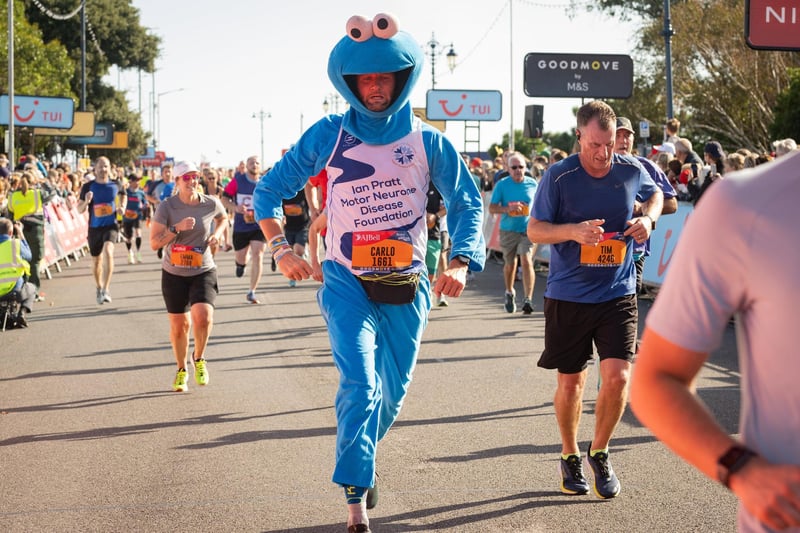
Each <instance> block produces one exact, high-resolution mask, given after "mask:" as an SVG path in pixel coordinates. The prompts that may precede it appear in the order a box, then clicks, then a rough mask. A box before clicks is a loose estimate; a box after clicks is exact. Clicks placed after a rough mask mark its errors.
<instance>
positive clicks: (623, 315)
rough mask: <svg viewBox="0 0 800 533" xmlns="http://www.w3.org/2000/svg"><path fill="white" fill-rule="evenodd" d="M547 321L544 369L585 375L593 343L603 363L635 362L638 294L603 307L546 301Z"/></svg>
mask: <svg viewBox="0 0 800 533" xmlns="http://www.w3.org/2000/svg"><path fill="white" fill-rule="evenodd" d="M544 318H545V322H544V324H545V326H544V352H542V356H541V357H540V358H539V363H538V365H539V366H540V367H542V368H550V369H558V371H559V372H561V373H562V374H577V373H578V372H582V371H583V370H584V369H585V368H586V367H587V365H588V364H589V361H590V360H591V359H592V354H593V350H592V342H594V345H595V346H597V354H598V355H599V357H600V360H601V361H602V360H603V359H623V360H625V361H629V362H630V361H633V356H634V353H635V350H636V335H637V332H638V329H637V328H638V318H639V312H638V309H637V305H636V295H635V294H631V295H628V296H622V297H620V298H616V299H614V300H609V301H608V302H602V303H599V304H585V303H575V302H567V301H564V300H553V299H551V298H545V299H544Z"/></svg>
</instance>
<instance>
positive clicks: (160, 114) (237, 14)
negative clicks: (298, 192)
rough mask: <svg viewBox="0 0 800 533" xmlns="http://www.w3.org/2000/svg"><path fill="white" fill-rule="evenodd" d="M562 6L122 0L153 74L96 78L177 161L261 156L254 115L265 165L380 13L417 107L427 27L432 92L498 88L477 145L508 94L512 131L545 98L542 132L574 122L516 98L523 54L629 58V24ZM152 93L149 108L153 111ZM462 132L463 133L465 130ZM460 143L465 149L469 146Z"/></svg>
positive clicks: (563, 107)
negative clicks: (400, 39) (415, 75)
mask: <svg viewBox="0 0 800 533" xmlns="http://www.w3.org/2000/svg"><path fill="white" fill-rule="evenodd" d="M568 4H569V0H541V1H528V0H383V1H375V0H338V1H329V0H291V1H273V0H227V1H218V0H214V1H211V0H169V1H166V0H133V5H134V6H136V7H137V8H138V9H139V11H140V20H141V24H142V26H144V27H147V28H149V29H150V31H151V32H153V33H155V34H156V35H159V36H160V37H161V38H162V50H161V57H160V58H159V59H158V60H157V61H156V68H157V71H156V74H155V76H151V75H149V74H143V75H142V81H141V89H140V85H139V76H138V73H137V71H121V72H117V71H116V70H113V69H112V72H111V73H110V75H109V76H108V80H107V81H108V82H109V83H111V84H113V85H115V86H117V87H118V88H120V89H122V90H126V91H127V94H128V99H129V102H130V105H131V108H132V109H134V110H139V105H140V101H141V112H142V116H143V119H142V120H143V125H144V128H145V130H147V131H153V129H155V130H156V137H157V140H158V148H159V150H165V151H166V152H167V155H169V156H172V157H174V158H175V159H176V160H180V159H188V160H192V161H195V162H197V163H199V162H200V161H203V160H205V161H209V162H211V163H212V164H213V165H215V166H235V165H236V163H238V162H239V160H242V159H245V158H246V157H247V156H249V155H261V139H262V134H261V132H262V122H263V144H264V159H265V163H264V166H265V167H266V166H271V165H272V164H273V163H274V162H275V161H276V160H277V159H279V158H280V155H281V150H282V149H284V148H289V147H290V146H291V145H292V143H294V142H295V141H296V140H297V138H298V137H299V136H300V133H301V131H303V130H305V129H306V128H308V127H309V126H310V125H311V124H312V123H314V122H315V121H317V120H319V119H320V118H322V116H323V115H324V112H323V106H322V102H323V101H324V100H325V99H328V100H329V101H330V100H332V98H331V95H332V94H334V89H333V86H332V85H331V83H330V81H329V80H328V77H327V61H328V55H329V54H330V51H331V49H332V48H333V46H334V45H335V43H336V42H337V41H338V40H339V39H341V37H342V36H344V32H345V24H346V22H347V19H348V18H349V17H350V16H351V15H362V16H365V17H366V18H370V19H371V18H372V17H373V16H374V15H376V14H377V13H380V12H389V13H393V14H394V15H395V16H396V17H397V18H398V20H399V24H400V28H401V29H402V30H404V31H406V32H408V33H410V34H411V35H412V36H413V37H414V38H416V39H417V40H418V41H419V42H420V45H421V46H423V48H424V50H425V51H426V58H425V61H426V64H425V68H424V70H423V74H422V76H421V77H420V79H419V82H418V84H417V87H416V89H415V91H414V93H413V94H412V98H411V103H412V105H413V106H414V107H424V106H425V94H426V91H427V90H429V89H430V88H431V68H430V67H431V65H430V47H429V46H428V44H427V43H428V41H430V39H431V33H432V32H433V33H435V36H436V40H437V41H438V42H439V43H441V45H440V47H438V48H437V51H439V52H442V55H441V56H438V57H437V59H436V89H452V90H497V91H501V92H502V98H503V114H502V119H501V120H500V121H496V122H494V121H493V122H489V121H484V122H481V128H480V149H481V150H485V149H487V148H488V147H489V145H491V144H492V143H493V142H500V141H501V140H502V135H503V134H504V133H507V132H508V131H509V130H510V128H511V118H510V117H511V100H512V94H513V106H514V112H513V116H514V122H513V123H514V128H515V129H522V125H523V118H524V112H525V106H526V105H532V104H540V105H543V106H544V121H545V124H544V126H545V130H546V131H557V132H560V131H567V130H569V129H570V128H572V127H574V116H573V114H572V109H573V108H574V107H576V106H579V105H580V104H581V101H580V99H556V98H530V97H527V96H525V94H524V91H523V60H524V57H525V55H526V54H528V53H531V52H539V53H584V54H592V53H597V54H630V52H631V50H632V47H633V40H632V39H633V35H634V33H635V30H636V28H635V27H634V26H632V25H629V24H627V23H622V22H620V21H618V20H614V19H610V18H608V17H605V16H601V15H599V14H596V13H588V12H584V13H580V14H578V15H577V16H576V17H574V18H573V19H570V18H569V17H568V16H567V13H566V6H567V5H568ZM510 15H511V16H510ZM512 17H513V21H512ZM90 20H91V15H90ZM512 35H513V39H512ZM451 42H452V44H453V48H454V50H455V52H456V53H457V54H458V64H457V66H456V68H455V70H454V71H453V72H452V73H451V72H450V71H449V69H448V68H447V61H446V59H445V54H446V53H447V51H448V50H449V45H450V43H451ZM154 87H155V90H154V89H153V88H154ZM153 93H155V94H156V98H155V100H156V102H157V103H158V104H159V105H158V106H157V110H156V112H155V113H153V106H152V103H151V102H152V100H153V97H152V94H153ZM140 95H141V98H140ZM261 111H263V112H264V113H263V116H264V118H263V121H262V119H261V116H262V113H261ZM333 111H334V109H333V106H331V108H330V109H329V112H333ZM340 111H344V106H343V105H342V104H340ZM446 134H447V136H448V137H449V138H450V140H451V141H452V142H453V143H454V144H455V146H456V148H458V149H459V150H464V149H465V145H464V122H449V123H448V125H447V130H446ZM469 135H470V137H469V138H470V139H474V137H475V135H474V132H472V133H470V134H469ZM467 148H468V149H470V150H472V149H474V144H470V145H469V146H467Z"/></svg>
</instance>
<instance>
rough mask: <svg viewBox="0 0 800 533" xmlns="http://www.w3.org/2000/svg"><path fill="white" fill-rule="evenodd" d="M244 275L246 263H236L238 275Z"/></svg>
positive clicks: (238, 276)
mask: <svg viewBox="0 0 800 533" xmlns="http://www.w3.org/2000/svg"><path fill="white" fill-rule="evenodd" d="M242 276H244V265H240V264H239V263H236V277H237V278H241V277H242Z"/></svg>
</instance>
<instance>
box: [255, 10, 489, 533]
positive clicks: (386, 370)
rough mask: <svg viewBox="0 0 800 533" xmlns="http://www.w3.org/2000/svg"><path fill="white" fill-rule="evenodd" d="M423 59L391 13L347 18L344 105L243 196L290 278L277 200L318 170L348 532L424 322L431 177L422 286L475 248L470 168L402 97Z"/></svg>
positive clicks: (341, 81) (445, 289) (366, 493)
mask: <svg viewBox="0 0 800 533" xmlns="http://www.w3.org/2000/svg"><path fill="white" fill-rule="evenodd" d="M423 59H424V56H423V53H422V48H421V47H420V45H419V44H418V43H417V42H415V41H414V39H412V38H411V36H410V35H409V34H407V33H405V32H402V31H398V25H397V22H396V20H395V19H394V18H393V17H392V16H390V15H386V14H379V15H376V16H375V18H374V19H373V20H367V19H365V18H363V17H358V16H355V17H351V18H350V20H349V21H348V23H347V36H345V37H344V38H342V39H341V40H340V41H339V42H338V43H337V44H336V46H335V47H334V49H333V51H332V52H331V54H330V59H329V61H328V76H329V78H330V80H331V82H332V83H333V85H334V87H335V88H336V89H337V91H338V92H339V93H340V94H341V95H342V96H343V97H344V99H345V100H347V102H348V103H349V104H350V108H349V109H348V110H347V112H345V113H344V114H335V115H328V116H327V117H325V118H323V119H321V120H320V121H318V122H317V123H315V124H314V125H313V126H311V127H310V128H309V129H308V130H307V131H306V132H305V133H304V134H303V136H302V137H301V138H300V140H299V141H298V142H297V144H296V145H295V146H294V147H293V148H292V149H291V150H290V151H289V152H287V153H286V155H285V156H284V157H283V158H282V159H281V160H280V161H279V162H278V163H277V164H276V165H275V166H274V167H273V169H272V170H271V171H270V172H269V173H267V174H266V175H265V176H263V177H262V178H261V180H260V181H259V183H258V186H257V187H256V191H255V195H254V206H255V214H256V219H257V220H258V221H259V225H260V226H261V229H262V230H263V232H264V234H265V236H266V237H267V239H268V240H269V246H270V249H271V251H272V253H273V254H274V256H275V257H276V260H277V261H278V268H280V271H281V272H282V273H283V275H284V276H286V277H287V278H289V279H294V280H301V279H308V277H309V276H311V273H312V269H311V265H309V264H308V262H307V261H305V260H304V259H303V258H301V257H298V256H297V255H295V254H294V253H293V252H292V250H291V248H290V247H289V245H288V244H287V243H286V239H285V238H284V237H283V235H282V230H281V226H280V219H281V217H282V215H283V212H282V210H281V199H282V198H291V197H293V196H294V195H295V194H296V193H297V191H299V190H300V189H302V188H303V186H304V185H305V183H306V181H307V180H308V177H309V176H315V175H317V174H318V173H319V172H320V171H321V170H322V169H323V168H325V169H327V173H328V183H327V192H328V194H327V216H328V231H327V235H326V237H325V238H326V245H327V256H326V261H324V262H323V266H322V271H323V278H324V280H323V285H322V287H321V288H320V290H319V292H318V293H317V300H318V302H319V305H320V308H321V310H322V314H323V316H324V318H325V320H326V322H327V324H328V331H329V337H330V342H331V348H332V352H333V358H334V362H335V364H336V367H337V369H338V370H339V374H340V380H339V390H338V392H337V395H336V418H337V443H336V466H335V469H334V472H333V481H334V483H337V484H339V485H341V486H343V487H344V489H345V496H346V498H347V503H348V512H349V517H348V531H354V532H358V531H361V532H363V531H369V525H368V524H369V521H368V519H367V511H366V509H367V503H368V502H367V500H368V499H369V500H371V501H370V502H369V504H370V507H372V504H374V503H375V501H374V498H375V495H376V493H375V490H374V486H375V455H376V448H377V444H378V442H379V441H380V440H381V439H382V438H383V437H384V436H385V435H386V432H387V431H388V430H389V428H390V427H391V425H392V423H393V422H394V421H395V419H396V418H397V416H398V414H399V412H400V408H401V406H402V404H403V399H404V398H405V395H406V391H407V389H408V385H409V383H410V382H411V375H412V372H413V370H414V365H415V363H416V360H417V355H418V353H419V346H420V340H421V338H422V333H423V331H424V329H425V326H426V324H427V318H428V312H429V310H430V305H431V295H430V290H431V287H430V284H429V282H428V277H427V273H426V267H425V254H426V249H427V245H426V240H427V227H426V224H425V205H426V200H427V192H428V187H429V185H430V183H431V181H432V182H433V183H434V184H435V186H436V188H437V189H438V190H439V192H440V193H441V195H442V197H443V199H444V202H445V205H446V207H447V223H448V227H449V228H450V234H451V238H452V243H453V244H452V250H451V255H450V262H449V264H448V268H447V269H446V270H445V271H444V272H442V273H441V275H440V276H439V278H438V280H437V281H436V284H435V286H434V287H433V292H434V293H436V294H437V295H441V294H444V295H446V296H451V297H457V296H459V295H460V294H461V292H462V291H463V289H464V285H465V283H466V274H467V268H469V269H471V270H473V271H480V270H482V269H483V263H484V260H485V244H484V241H483V235H482V232H481V226H482V221H483V207H482V201H481V196H480V193H479V191H478V189H477V187H476V186H475V183H474V181H473V179H472V177H471V175H470V172H469V169H468V168H467V166H466V164H465V163H464V161H463V159H462V158H461V157H460V155H459V153H458V151H457V150H456V149H455V148H454V147H453V145H452V144H451V143H450V142H449V141H448V140H447V139H446V138H445V137H444V136H443V135H442V134H441V133H440V132H439V131H438V130H435V129H434V128H432V127H430V126H428V125H426V124H423V123H422V122H421V121H419V120H418V119H417V118H416V117H415V116H414V114H413V112H412V109H411V104H410V103H409V101H408V99H409V96H410V94H411V92H412V89H413V87H414V84H415V83H416V81H417V79H418V78H419V75H420V73H421V72H422V67H423ZM368 489H372V490H368Z"/></svg>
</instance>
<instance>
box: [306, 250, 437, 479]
mask: <svg viewBox="0 0 800 533" xmlns="http://www.w3.org/2000/svg"><path fill="white" fill-rule="evenodd" d="M323 271H324V276H325V283H324V284H323V286H322V288H321V289H320V290H319V292H318V293H317V300H318V302H319V305H320V309H321V310H322V315H323V317H324V318H325V321H326V322H327V325H328V335H329V337H330V342H331V350H332V352H333V359H334V363H335V364H336V368H337V369H338V370H339V390H338V392H337V393H336V420H337V427H336V467H335V469H334V473H333V482H334V483H338V484H340V485H355V486H357V487H372V486H373V484H374V479H375V450H376V446H377V443H378V440H380V438H381V437H383V435H385V434H386V431H388V429H389V427H390V426H391V425H392V423H393V422H394V420H395V418H396V417H397V415H398V413H399V412H400V406H401V405H402V402H403V398H404V396H405V391H406V389H407V388H408V384H409V382H410V380H411V372H412V370H413V368H414V364H415V362H416V358H417V353H418V351H419V342H420V338H421V336H422V331H423V329H424V326H425V323H426V321H427V313H428V310H429V309H430V295H429V293H428V290H427V287H428V285H427V283H426V284H425V285H423V286H422V287H420V291H418V294H417V298H416V300H415V301H414V303H412V304H409V305H403V306H393V305H386V304H374V303H373V302H371V301H370V300H369V299H368V298H367V296H366V294H365V293H364V289H363V288H362V287H361V283H360V282H359V281H358V279H357V278H356V277H355V276H353V274H352V273H351V272H350V271H349V270H348V269H347V268H345V267H343V266H341V265H339V264H337V263H335V262H333V261H325V262H323ZM426 282H427V280H426ZM387 308H390V309H388V310H387ZM383 339H386V340H388V342H386V341H384V342H383V343H381V340H383ZM379 344H382V345H383V347H382V348H379V346H378V345H379ZM384 395H385V396H384ZM384 404H386V405H384Z"/></svg>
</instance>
